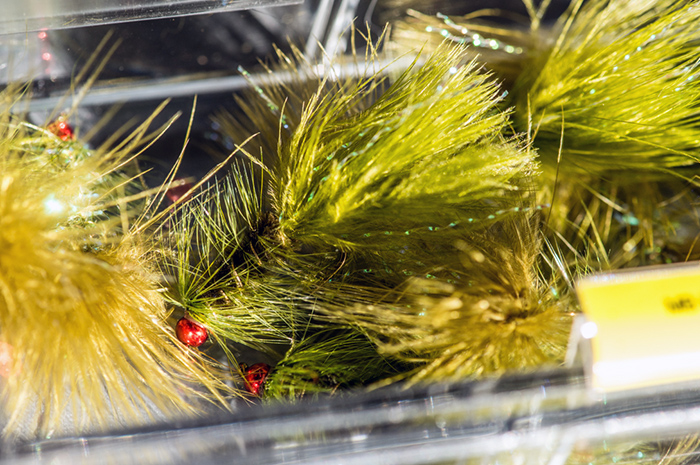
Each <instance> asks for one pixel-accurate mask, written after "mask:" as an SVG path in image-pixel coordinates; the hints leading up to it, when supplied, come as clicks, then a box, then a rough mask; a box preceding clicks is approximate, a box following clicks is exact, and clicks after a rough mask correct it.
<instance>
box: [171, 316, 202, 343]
mask: <svg viewBox="0 0 700 465" xmlns="http://www.w3.org/2000/svg"><path fill="white" fill-rule="evenodd" d="M176 332H177V338H178V339H179V340H180V342H182V343H183V344H187V345H188V346H192V347H199V346H201V345H202V344H204V342H205V341H206V340H207V338H208V337H209V333H208V332H207V329H206V328H205V327H204V326H202V325H200V324H199V323H196V322H194V321H192V320H190V319H188V318H186V317H185V318H180V321H178V322H177V328H176Z"/></svg>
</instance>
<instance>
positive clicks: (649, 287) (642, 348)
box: [576, 262, 700, 390]
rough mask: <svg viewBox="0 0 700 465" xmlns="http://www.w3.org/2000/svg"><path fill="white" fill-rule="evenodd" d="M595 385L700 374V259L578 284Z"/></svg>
mask: <svg viewBox="0 0 700 465" xmlns="http://www.w3.org/2000/svg"><path fill="white" fill-rule="evenodd" d="M576 292H577V294H578V298H579V302H580V303H581V307H582V309H583V311H584V313H585V314H586V317H587V319H588V323H586V324H585V325H584V326H585V330H583V331H582V333H584V337H589V338H592V339H591V347H592V352H593V360H592V377H593V385H594V387H598V388H601V389H605V390H618V389H631V388H637V387H643V386H650V385H656V384H665V383H671V382H678V381H687V380H690V379H695V378H700V263H697V262H693V263H687V264H680V265H667V266H661V267H653V268H638V269H633V270H626V271H621V272H616V273H608V274H599V275H593V276H590V277H587V278H585V279H582V280H580V281H579V282H578V283H577V285H576Z"/></svg>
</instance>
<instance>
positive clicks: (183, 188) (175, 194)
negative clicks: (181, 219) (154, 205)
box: [165, 180, 192, 203]
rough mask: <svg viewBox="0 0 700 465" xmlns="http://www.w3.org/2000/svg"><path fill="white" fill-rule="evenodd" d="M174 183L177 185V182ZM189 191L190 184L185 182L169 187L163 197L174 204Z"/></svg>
mask: <svg viewBox="0 0 700 465" xmlns="http://www.w3.org/2000/svg"><path fill="white" fill-rule="evenodd" d="M175 182H176V183H178V181H177V180H176V181H175ZM191 189H192V184H190V183H188V182H185V183H182V184H180V185H178V186H175V187H171V188H170V189H168V190H167V191H166V192H165V195H166V197H168V200H170V201H171V202H172V203H175V202H177V201H178V200H180V198H181V197H183V196H184V195H185V194H187V193H188V192H189V191H190V190H191Z"/></svg>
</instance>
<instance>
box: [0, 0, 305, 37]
mask: <svg viewBox="0 0 700 465" xmlns="http://www.w3.org/2000/svg"><path fill="white" fill-rule="evenodd" d="M301 1H302V0H133V1H128V2H124V1H120V0H88V1H85V0H82V1H81V0H30V1H27V2H10V4H9V5H5V6H4V7H3V10H4V11H3V15H2V18H0V35H3V34H13V33H24V32H33V31H41V30H47V29H66V28H72V27H82V26H96V25H103V24H114V23H122V22H128V21H137V20H142V19H157V18H171V17H176V16H187V15H194V14H208V13H219V12H224V11H235V10H247V9H251V8H262V7H272V6H282V5H293V4H298V3H301Z"/></svg>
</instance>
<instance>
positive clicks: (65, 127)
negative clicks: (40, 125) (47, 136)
mask: <svg viewBox="0 0 700 465" xmlns="http://www.w3.org/2000/svg"><path fill="white" fill-rule="evenodd" d="M46 129H48V130H49V131H50V132H51V133H52V134H54V135H56V136H58V137H59V138H60V139H61V140H63V141H68V140H75V134H74V132H73V128H72V127H71V126H70V124H68V123H66V120H65V119H63V117H61V118H58V119H57V120H56V121H54V122H53V123H51V124H49V125H48V127H47V128H46Z"/></svg>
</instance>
